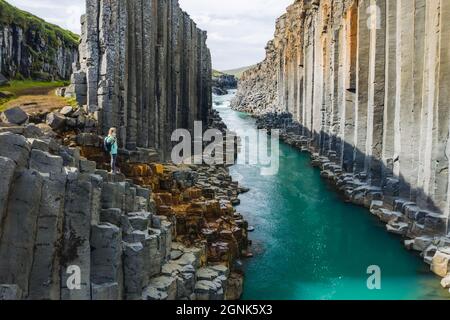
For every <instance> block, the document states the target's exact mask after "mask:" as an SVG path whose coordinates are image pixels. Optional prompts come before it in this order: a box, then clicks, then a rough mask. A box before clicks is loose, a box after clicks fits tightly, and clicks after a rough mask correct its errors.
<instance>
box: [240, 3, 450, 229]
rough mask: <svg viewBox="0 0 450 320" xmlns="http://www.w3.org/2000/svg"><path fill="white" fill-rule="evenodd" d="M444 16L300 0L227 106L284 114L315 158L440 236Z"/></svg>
mask: <svg viewBox="0 0 450 320" xmlns="http://www.w3.org/2000/svg"><path fill="white" fill-rule="evenodd" d="M449 18H450V3H449V2H448V1H444V0H430V1H425V0H398V1H397V0H359V1H357V0H344V1H341V0H339V1H337V0H322V1H319V0H297V1H295V2H294V3H293V4H292V5H291V6H290V7H289V8H288V10H287V13H286V14H285V15H283V16H282V17H280V18H279V19H278V21H277V26H276V32H275V38H274V40H272V41H270V42H269V44H268V46H267V57H266V59H265V60H264V61H263V62H262V63H260V64H259V65H257V66H256V67H255V68H253V69H252V70H249V71H247V72H246V73H245V74H244V76H243V78H242V80H241V82H240V85H239V90H238V94H237V97H236V99H235V100H234V102H233V106H234V108H236V109H238V110H241V111H246V112H250V113H252V114H254V115H257V116H262V115H264V114H271V113H275V112H276V113H278V115H279V114H280V113H288V114H290V116H291V117H292V120H293V123H295V124H296V125H297V126H296V129H295V130H296V132H295V133H296V134H298V136H299V137H301V138H302V139H303V141H307V144H308V146H309V147H310V150H311V151H313V152H315V153H317V154H318V157H326V158H327V159H328V160H329V161H330V162H331V163H332V164H333V165H335V166H337V168H340V169H341V170H342V171H343V173H344V174H348V175H350V176H351V177H353V179H354V180H352V181H357V182H358V183H364V184H365V185H369V186H371V187H373V189H372V190H377V192H378V194H379V196H381V197H382V199H384V200H385V203H387V202H389V203H391V204H392V206H391V208H394V204H395V203H397V204H398V203H400V202H399V201H403V202H401V203H402V206H403V209H402V208H400V207H398V206H397V208H396V209H399V210H403V211H405V210H404V209H405V205H406V206H410V207H411V208H409V209H410V210H409V211H411V212H415V213H417V215H413V214H412V213H411V214H410V217H409V218H411V217H412V218H414V219H412V220H413V222H414V224H415V227H416V229H417V228H419V229H421V230H422V229H424V228H425V229H426V228H427V226H426V225H425V224H426V223H429V224H430V226H429V227H430V228H431V229H433V228H434V231H435V232H438V233H447V232H448V227H447V224H448V217H449V204H450V201H449V191H450V189H449V182H450V180H449V169H448V168H449V150H450V148H449V120H450V119H449V110H450V109H449V105H450V96H449V95H450V90H449V88H450V70H449V66H450V50H449V45H450V41H449V40H450V22H449V21H450V20H449ZM322 159H323V158H322ZM355 187H357V186H353V187H352V188H353V189H352V188H350V189H352V190H355ZM399 199H402V200H399ZM413 208H414V210H413ZM419 208H422V209H419ZM420 210H422V211H420ZM418 212H422V214H418ZM419 216H420V218H419ZM424 217H428V218H427V219H428V220H427V219H425V218H424ZM425 220H426V221H425ZM431 220H433V222H432V223H431V222H430V221H431ZM427 221H428V222H427Z"/></svg>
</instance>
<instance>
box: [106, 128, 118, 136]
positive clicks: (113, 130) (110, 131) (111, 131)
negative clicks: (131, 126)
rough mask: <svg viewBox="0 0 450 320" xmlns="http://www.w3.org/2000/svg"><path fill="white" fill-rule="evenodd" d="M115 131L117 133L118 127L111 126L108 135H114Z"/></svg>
mask: <svg viewBox="0 0 450 320" xmlns="http://www.w3.org/2000/svg"><path fill="white" fill-rule="evenodd" d="M113 133H117V129H116V128H111V129H109V133H108V135H109V136H112V135H113Z"/></svg>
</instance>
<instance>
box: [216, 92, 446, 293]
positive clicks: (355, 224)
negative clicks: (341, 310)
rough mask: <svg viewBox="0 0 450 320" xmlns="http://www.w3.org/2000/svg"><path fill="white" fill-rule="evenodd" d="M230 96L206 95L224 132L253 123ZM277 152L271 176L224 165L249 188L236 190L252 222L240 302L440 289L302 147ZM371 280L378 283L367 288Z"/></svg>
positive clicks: (419, 262) (415, 258) (423, 266)
mask: <svg viewBox="0 0 450 320" xmlns="http://www.w3.org/2000/svg"><path fill="white" fill-rule="evenodd" d="M234 94H235V91H230V93H229V94H228V95H226V96H220V97H219V96H214V107H215V109H216V110H218V111H219V112H220V114H221V116H222V118H223V120H224V121H225V123H226V124H227V126H228V128H229V129H230V130H250V129H255V128H256V125H255V120H254V119H253V118H251V117H250V116H249V115H246V114H243V113H239V112H236V111H233V110H231V109H230V107H229V105H230V100H231V99H232V98H233V96H234ZM279 153H280V156H279V163H280V166H279V170H278V172H277V173H276V174H274V175H261V172H260V168H259V166H258V165H254V164H252V165H250V164H238V165H235V166H233V167H232V168H231V173H232V176H233V178H234V179H235V180H237V181H239V182H240V184H241V185H243V186H245V187H248V188H250V189H251V190H250V192H248V193H246V194H244V195H241V197H240V198H241V205H240V206H238V207H237V210H238V211H239V212H240V213H242V214H243V215H244V217H245V218H246V219H247V220H248V221H249V224H250V225H251V226H254V227H255V231H254V232H252V233H251V234H250V238H251V240H252V242H253V245H252V252H253V253H254V257H253V258H251V259H246V260H245V261H244V270H245V283H244V295H243V299H244V300H247V299H248V300H250V299H252V300H253V299H275V300H317V299H319V300H337V299H339V300H341V299H344V300H349V299H352V300H353V299H358V300H361V299H362V300H380V299H383V300H385V299H387V300H393V299H400V300H410V299H440V298H444V297H445V296H446V295H447V293H446V292H445V291H444V290H443V289H442V288H441V287H440V286H439V279H438V278H437V277H435V276H434V275H433V274H431V273H430V271H429V266H428V265H426V264H425V263H424V262H423V261H422V260H421V258H420V257H418V255H417V254H415V253H413V252H409V251H407V250H405V248H404V246H403V244H402V240H401V238H400V237H398V236H396V235H392V234H389V233H387V232H386V230H385V227H384V225H383V224H382V223H380V222H379V221H378V220H377V218H376V217H374V216H372V215H371V214H370V213H369V212H368V211H367V210H366V209H364V208H360V207H358V206H355V205H352V204H348V203H345V202H344V201H342V199H341V198H340V197H339V195H338V194H337V193H336V192H335V191H334V190H332V188H331V186H329V185H328V183H327V182H326V181H325V180H323V179H322V178H321V177H320V171H319V170H318V169H314V168H312V167H311V165H310V157H309V155H308V154H307V153H301V152H299V151H297V150H295V149H293V148H292V147H290V146H288V145H284V144H281V145H280V152H279ZM244 156H245V155H243V154H242V153H241V154H240V155H239V157H241V158H242V157H244ZM241 162H243V161H241ZM373 268H375V269H377V268H379V271H380V278H379V280H380V281H379V282H377V281H376V280H377V279H375V278H373V277H372V278H370V280H369V281H368V279H369V277H371V275H373V273H372V270H374V269H373ZM368 269H369V270H368ZM368 271H369V272H368ZM368 282H369V286H368ZM374 284H379V285H380V288H379V289H373V285H374Z"/></svg>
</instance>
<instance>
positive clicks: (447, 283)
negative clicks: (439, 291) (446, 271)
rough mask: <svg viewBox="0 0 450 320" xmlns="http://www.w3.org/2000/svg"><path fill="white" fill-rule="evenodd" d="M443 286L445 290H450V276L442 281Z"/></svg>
mask: <svg viewBox="0 0 450 320" xmlns="http://www.w3.org/2000/svg"><path fill="white" fill-rule="evenodd" d="M441 286H442V287H443V288H444V289H449V288H450V275H449V276H446V277H445V278H444V279H442V280H441Z"/></svg>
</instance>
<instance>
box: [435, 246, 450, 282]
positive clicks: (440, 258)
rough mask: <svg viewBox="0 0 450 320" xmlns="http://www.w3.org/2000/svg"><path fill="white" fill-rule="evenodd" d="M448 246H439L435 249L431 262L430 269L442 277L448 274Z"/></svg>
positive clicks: (449, 257) (449, 254)
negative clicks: (439, 247)
mask: <svg viewBox="0 0 450 320" xmlns="http://www.w3.org/2000/svg"><path fill="white" fill-rule="evenodd" d="M449 262H450V248H441V249H438V250H437V251H436V254H435V255H434V257H433V260H432V262H431V271H433V272H434V273H435V274H437V275H438V276H440V277H442V278H444V277H446V276H447V275H448V274H449V271H450V270H449Z"/></svg>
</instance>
